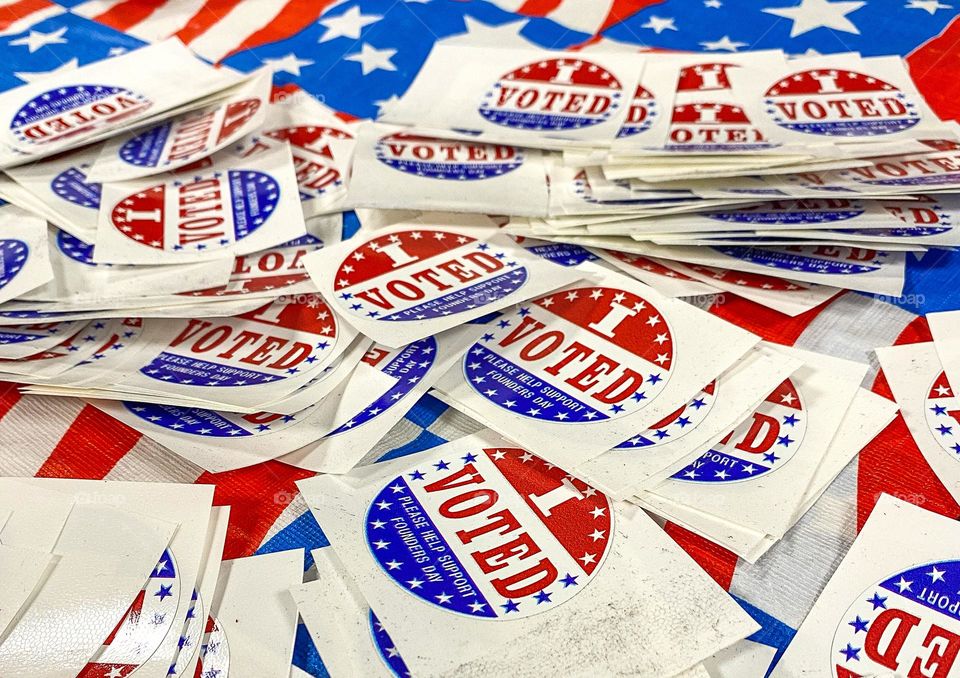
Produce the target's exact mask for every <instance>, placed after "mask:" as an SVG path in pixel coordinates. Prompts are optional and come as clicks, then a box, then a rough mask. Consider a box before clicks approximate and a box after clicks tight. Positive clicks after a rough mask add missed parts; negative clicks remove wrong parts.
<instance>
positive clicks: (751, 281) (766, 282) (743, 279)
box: [687, 264, 810, 292]
mask: <svg viewBox="0 0 960 678" xmlns="http://www.w3.org/2000/svg"><path fill="white" fill-rule="evenodd" d="M687 266H688V267H689V268H690V269H691V270H693V271H696V272H697V273H702V274H703V275H706V276H710V278H711V279H712V280H716V281H718V282H725V283H729V284H731V285H737V286H738V287H746V288H749V289H755V290H770V291H773V292H796V291H798V290H808V289H810V286H809V285H806V284H804V283H799V282H793V281H792V280H784V279H783V278H776V277H774V276H769V275H758V274H756V273H745V272H743V271H731V270H728V269H725V268H713V267H712V266H699V265H696V264H687Z"/></svg>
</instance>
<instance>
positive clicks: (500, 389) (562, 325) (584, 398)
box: [463, 286, 676, 423]
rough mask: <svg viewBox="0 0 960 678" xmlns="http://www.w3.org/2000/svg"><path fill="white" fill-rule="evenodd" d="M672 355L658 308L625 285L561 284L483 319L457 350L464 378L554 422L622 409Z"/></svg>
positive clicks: (508, 404) (642, 401)
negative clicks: (470, 342) (473, 339)
mask: <svg viewBox="0 0 960 678" xmlns="http://www.w3.org/2000/svg"><path fill="white" fill-rule="evenodd" d="M675 361H676V355H675V347H674V342H673V335H672V332H671V330H670V327H669V325H668V323H667V321H666V319H665V318H664V317H663V314H662V313H661V312H660V311H659V310H658V309H657V308H655V307H654V306H653V305H652V304H651V303H650V302H649V301H647V300H645V299H643V298H641V297H640V296H638V295H637V294H634V293H633V292H629V291H627V290H621V289H616V288H611V287H592V286H583V287H575V288H566V289H564V290H561V291H560V292H556V293H554V294H549V295H547V296H543V297H540V298H538V299H534V300H531V301H530V302H527V303H524V304H521V305H520V306H518V307H516V308H515V309H513V310H512V311H510V312H508V313H505V314H504V315H503V316H502V317H501V318H500V319H499V320H496V321H494V322H492V323H491V327H490V330H489V332H487V333H486V334H484V335H483V336H482V337H481V338H480V341H478V342H477V343H476V344H474V346H473V347H472V348H471V349H470V350H469V351H467V353H466V355H465V356H464V358H463V371H464V377H465V380H466V382H467V383H468V384H469V385H470V387H471V388H472V389H473V390H474V391H476V392H477V393H478V394H479V395H480V396H482V397H483V398H484V399H486V400H488V401H489V402H491V403H493V404H495V405H496V406H497V407H499V408H500V409H502V410H505V411H508V412H510V413H512V414H515V415H519V416H523V417H527V418H531V419H539V420H546V421H551V422H561V423H580V422H590V421H603V420H613V419H619V418H622V417H626V416H629V415H631V414H633V413H635V412H637V411H639V410H640V409H642V408H643V407H645V406H646V405H648V404H649V403H651V402H653V401H654V400H655V399H656V398H657V396H658V395H660V393H662V392H663V390H664V388H665V387H666V384H667V382H668V381H669V379H670V375H671V371H672V369H673V365H674V362H675Z"/></svg>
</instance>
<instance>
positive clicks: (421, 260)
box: [333, 228, 529, 322]
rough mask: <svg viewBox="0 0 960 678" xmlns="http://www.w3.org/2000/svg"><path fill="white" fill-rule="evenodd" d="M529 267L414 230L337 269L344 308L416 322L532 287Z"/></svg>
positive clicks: (496, 252) (454, 237) (498, 250)
mask: <svg viewBox="0 0 960 678" xmlns="http://www.w3.org/2000/svg"><path fill="white" fill-rule="evenodd" d="M528 277H529V272H528V270H527V267H526V266H525V265H523V264H522V263H521V262H519V261H517V260H515V259H514V255H513V253H512V252H511V251H509V250H507V249H505V248H503V247H500V246H499V245H497V244H494V243H491V242H488V241H483V240H478V239H477V238H474V237H472V236H469V235H465V234H462V233H457V232H453V231H442V230H428V229H416V228H410V229H406V230H400V231H397V232H394V233H392V234H390V235H384V236H379V237H374V238H372V239H370V240H368V241H367V242H365V243H364V244H363V245H361V246H360V247H357V248H356V249H354V250H353V252H351V253H350V254H349V255H347V256H346V257H344V259H343V262H342V263H341V264H340V265H339V267H338V268H337V270H336V278H335V280H334V284H333V287H334V290H335V297H336V302H337V307H338V308H339V309H340V310H341V311H342V312H343V313H345V314H347V315H349V316H353V317H357V318H364V319H369V320H379V321H384V322H417V321H421V320H430V319H435V318H445V317H448V316H452V315H456V314H458V313H464V312H467V311H474V310H476V309H482V308H483V307H484V306H489V305H492V304H493V303H495V302H497V301H498V300H500V299H503V298H504V297H506V296H508V295H510V294H513V293H514V292H516V291H517V290H519V289H520V288H521V287H523V285H524V284H525V283H526V282H527V279H528Z"/></svg>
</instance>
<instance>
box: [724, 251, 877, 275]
mask: <svg viewBox="0 0 960 678" xmlns="http://www.w3.org/2000/svg"><path fill="white" fill-rule="evenodd" d="M711 249H712V250H715V251H717V252H719V253H720V254H725V255H727V256H728V257H733V258H734V259H739V260H740V261H746V262H749V263H751V264H757V265H759V266H769V267H770V268H778V269H781V270H784V271H799V272H802V273H821V274H826V275H855V274H857V273H872V272H873V271H879V270H880V267H881V266H882V265H883V259H884V258H885V257H886V256H887V253H886V252H878V251H877V250H871V249H865V248H862V247H840V246H836V247H834V246H830V245H817V246H796V247H789V248H782V249H779V248H778V249H772V248H771V249H765V248H761V247H747V246H743V245H739V246H738V245H734V246H730V247H712V248H711Z"/></svg>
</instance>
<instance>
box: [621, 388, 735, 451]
mask: <svg viewBox="0 0 960 678" xmlns="http://www.w3.org/2000/svg"><path fill="white" fill-rule="evenodd" d="M716 402H717V382H716V381H711V382H710V383H709V384H707V386H706V387H705V388H704V389H703V390H702V391H700V393H698V394H697V395H696V397H694V398H693V399H692V400H691V401H690V402H688V403H687V404H686V405H682V406H681V407H678V408H677V409H676V411H674V412H671V413H670V414H669V415H667V416H666V417H664V418H663V419H661V420H660V421H658V422H657V423H655V424H651V425H650V426H649V427H648V428H647V429H646V430H645V431H642V432H641V433H638V434H637V435H635V436H631V437H630V438H628V439H627V440H624V441H623V442H622V443H620V444H619V445H617V446H616V448H615V449H618V450H635V449H638V448H642V447H656V446H657V445H666V444H669V443H672V442H673V441H675V440H679V439H680V438H682V437H683V436H685V435H686V434H687V433H689V432H690V431H692V430H694V429H695V428H697V426H699V425H700V424H701V423H703V420H704V419H706V418H707V415H708V414H710V411H711V410H712V409H713V406H714V404H715V403H716Z"/></svg>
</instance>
